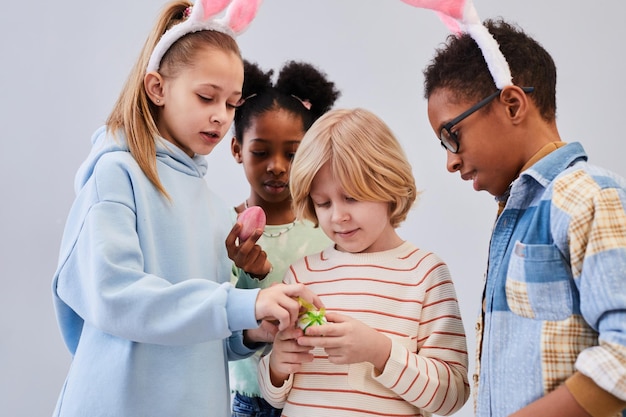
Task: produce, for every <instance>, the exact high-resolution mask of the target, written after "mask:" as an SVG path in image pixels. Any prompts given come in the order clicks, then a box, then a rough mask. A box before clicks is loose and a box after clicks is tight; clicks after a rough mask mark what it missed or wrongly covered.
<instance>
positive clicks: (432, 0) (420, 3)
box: [402, 0, 513, 89]
mask: <svg viewBox="0 0 626 417" xmlns="http://www.w3.org/2000/svg"><path fill="white" fill-rule="evenodd" d="M402 1H403V2H404V3H407V4H410V5H411V6H415V7H421V8H423V9H431V10H434V11H436V12H437V14H438V15H439V17H440V18H441V20H442V21H443V22H444V23H445V24H446V26H447V27H448V28H449V29H450V30H451V31H452V32H454V33H455V34H457V35H458V34H460V33H462V32H465V33H467V34H469V35H470V36H471V37H472V39H474V41H476V43H477V44H478V47H479V48H480V50H481V52H482V54H483V57H484V58H485V62H487V67H488V68H489V72H490V73H491V76H492V77H493V81H494V82H495V84H496V87H498V88H499V89H502V88H504V87H506V86H507V85H513V77H512V76H511V69H510V68H509V64H508V62H506V58H504V55H502V51H500V47H499V45H498V42H497V41H496V40H495V39H494V37H493V35H492V34H491V33H489V31H488V30H487V28H486V27H485V26H484V25H483V24H482V22H481V21H480V18H479V17H478V13H477V12H476V9H475V8H474V4H473V3H472V0H402Z"/></svg>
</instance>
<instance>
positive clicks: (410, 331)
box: [259, 242, 469, 417]
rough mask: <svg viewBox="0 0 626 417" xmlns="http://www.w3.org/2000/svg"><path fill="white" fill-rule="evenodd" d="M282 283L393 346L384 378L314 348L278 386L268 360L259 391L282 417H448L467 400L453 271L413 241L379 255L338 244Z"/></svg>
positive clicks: (263, 366) (263, 362) (462, 336)
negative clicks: (304, 289) (297, 286)
mask: <svg viewBox="0 0 626 417" xmlns="http://www.w3.org/2000/svg"><path fill="white" fill-rule="evenodd" d="M285 282H288V283H293V282H297V283H304V284H306V285H307V286H308V288H309V289H310V290H312V291H313V292H315V293H317V294H318V295H319V296H320V298H321V299H322V301H323V302H324V304H325V306H326V308H327V310H328V311H333V312H337V313H341V314H345V315H348V316H351V317H353V318H356V319H358V320H360V321H362V322H364V323H366V324H367V325H369V326H370V327H372V328H374V329H376V330H377V331H379V332H381V333H384V334H385V335H386V336H388V337H389V338H390V339H391V341H392V348H391V354H390V357H389V360H388V362H387V364H386V366H385V369H384V370H383V372H382V373H381V374H377V373H376V372H375V371H374V367H373V365H372V364H370V363H368V362H364V363H355V364H351V365H336V364H332V363H330V362H329V361H328V357H327V355H326V354H325V352H324V350H323V349H321V348H315V349H314V350H313V353H314V357H315V358H314V360H313V362H310V363H306V364H303V367H302V370H301V372H299V373H297V374H294V375H291V376H290V377H289V379H288V380H287V381H285V383H284V384H283V386H281V387H274V386H273V385H272V383H271V382H270V379H269V355H268V356H266V357H264V358H263V359H262V360H261V363H260V365H259V384H260V386H261V391H262V392H263V396H264V397H265V399H266V400H267V401H268V402H270V403H271V404H272V405H274V406H275V407H279V408H284V410H283V416H286V417H306V416H320V415H324V416H325V417H348V416H350V417H353V416H429V415H430V413H436V414H440V415H447V414H451V413H453V412H455V411H457V410H459V409H460V408H461V407H462V406H463V404H464V403H465V402H466V400H467V398H468V396H469V384H468V381H467V348H466V341H465V332H464V329H463V323H462V321H461V316H460V312H459V307H458V303H457V298H456V292H455V289H454V285H453V282H452V280H451V278H450V274H449V271H448V268H447V266H446V264H445V263H444V262H443V261H442V260H441V259H440V258H439V257H438V256H436V255H435V254H433V253H431V252H427V251H423V250H420V249H418V248H416V247H415V246H414V245H413V244H411V243H409V242H405V243H403V244H402V245H400V246H399V247H397V248H395V249H392V250H389V251H384V252H378V253H347V252H340V251H337V250H336V249H334V248H333V247H332V246H331V247H329V248H327V249H325V250H324V251H323V252H321V253H318V254H315V255H311V256H307V257H305V258H302V259H301V260H299V261H298V262H296V263H295V264H293V265H292V266H291V268H290V270H289V272H288V273H287V274H286V276H285ZM363 343H367V341H363ZM270 355H271V353H270Z"/></svg>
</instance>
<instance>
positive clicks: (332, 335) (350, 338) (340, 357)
mask: <svg viewBox="0 0 626 417" xmlns="http://www.w3.org/2000/svg"><path fill="white" fill-rule="evenodd" d="M326 320H327V321H328V322H329V323H328V324H324V325H321V326H311V327H308V328H307V329H306V333H305V335H304V336H302V337H299V338H298V344H300V345H302V346H318V347H322V348H324V350H325V351H326V353H327V354H328V360H329V361H330V362H331V363H336V364H351V363H358V362H370V363H371V364H373V365H374V367H375V368H376V369H377V370H378V371H379V372H382V371H383V370H384V369H385V364H386V363H387V360H388V359H389V354H390V353H391V340H390V339H389V338H388V337H387V336H385V335H383V334H382V333H379V332H377V331H376V330H374V329H372V328H371V327H369V326H368V325H366V324H365V323H363V322H361V321H359V320H356V319H353V318H352V317H348V316H344V315H342V314H337V313H329V312H327V313H326Z"/></svg>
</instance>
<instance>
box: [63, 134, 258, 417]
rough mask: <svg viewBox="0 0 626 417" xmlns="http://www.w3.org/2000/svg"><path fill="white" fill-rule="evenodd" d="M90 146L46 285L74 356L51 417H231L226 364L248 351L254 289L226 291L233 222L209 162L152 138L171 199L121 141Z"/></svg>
mask: <svg viewBox="0 0 626 417" xmlns="http://www.w3.org/2000/svg"><path fill="white" fill-rule="evenodd" d="M92 142H93V148H92V150H91V153H90V154H89V156H88V158H87V160H86V161H85V162H84V163H83V164H82V166H81V167H80V169H79V171H78V173H77V175H76V181H75V189H76V194H77V197H76V200H75V202H74V205H73V206H72V209H71V211H70V213H69V217H68V219H67V224H66V227H65V232H64V235H63V240H62V243H61V250H60V257H59V265H58V269H57V271H56V273H55V275H54V280H53V286H52V290H53V294H54V304H55V309H56V313H57V318H58V322H59V325H60V328H61V332H62V334H63V338H64V340H65V343H66V345H67V347H68V348H69V350H70V352H71V353H72V355H73V361H72V364H71V368H70V371H69V373H68V376H67V379H66V382H65V385H64V387H63V390H62V393H61V395H60V397H59V401H58V403H57V407H56V410H55V412H54V416H76V417H90V416H111V417H131V416H132V417H140V416H145V417H158V416H167V417H172V416H184V417H194V416H198V417H200V416H202V417H208V416H229V415H230V411H229V410H230V395H229V389H228V368H227V359H241V358H243V357H246V356H249V355H250V354H252V353H253V351H251V350H249V349H248V348H246V347H245V346H244V345H243V343H242V332H241V330H242V329H246V328H255V327H257V325H258V324H257V321H256V319H255V314H254V304H255V300H256V296H257V294H258V291H259V290H241V289H235V288H233V287H232V285H231V284H230V283H229V280H230V272H231V262H230V260H229V259H228V257H227V254H226V248H225V243H224V242H225V239H226V235H227V234H228V232H229V231H230V229H231V227H232V224H233V218H232V215H231V212H230V209H229V207H228V206H227V205H226V204H225V203H224V202H223V201H222V200H221V199H220V198H219V197H218V196H217V195H216V194H214V193H213V192H211V191H210V190H209V188H208V187H207V183H206V181H205V180H204V178H203V177H204V175H205V173H206V168H207V162H206V160H205V158H204V157H202V156H196V157H194V158H190V157H189V156H188V155H186V154H185V153H184V152H182V151H181V150H180V149H179V148H177V147H175V146H174V145H172V144H170V143H169V142H166V141H165V140H163V139H160V140H158V141H157V167H158V172H159V177H160V179H161V182H162V184H163V186H164V187H165V189H166V190H167V192H168V193H169V195H170V197H171V201H168V200H167V199H166V198H165V197H164V196H163V195H162V194H160V193H159V192H158V191H157V190H156V188H155V187H154V186H153V185H152V184H151V183H150V181H149V180H148V179H147V178H146V176H145V175H144V173H143V172H142V171H141V169H140V168H139V166H138V165H137V163H136V161H135V160H134V159H133V157H132V156H131V154H130V152H129V151H128V146H127V144H126V141H125V139H124V138H123V137H121V135H118V138H117V140H116V139H114V138H113V137H112V135H111V134H109V133H107V131H106V129H105V128H104V127H102V128H100V129H99V130H98V131H96V132H95V133H94V135H93V137H92Z"/></svg>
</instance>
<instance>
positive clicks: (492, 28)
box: [424, 20, 626, 417]
mask: <svg viewBox="0 0 626 417" xmlns="http://www.w3.org/2000/svg"><path fill="white" fill-rule="evenodd" d="M484 25H485V26H486V28H487V29H488V31H489V32H490V33H491V35H493V38H494V39H495V40H496V41H497V44H498V45H499V49H500V51H501V52H502V55H504V57H505V59H506V62H508V65H509V68H510V74H511V76H512V82H511V83H510V84H506V85H503V86H501V85H499V86H496V84H498V83H494V79H496V77H495V76H494V75H493V71H492V70H491V67H488V66H487V65H486V55H483V54H484V51H482V52H481V48H479V47H478V46H477V42H476V41H475V39H473V38H472V36H471V35H470V34H467V33H462V34H460V35H458V36H450V37H449V38H448V40H447V42H446V44H445V45H444V46H443V47H442V48H440V49H438V50H437V51H436V54H435V56H434V58H433V59H432V61H431V62H430V63H429V65H428V66H427V67H426V68H425V70H424V76H425V83H424V86H425V97H426V98H427V100H428V118H429V121H430V124H431V126H432V128H433V130H434V131H435V133H436V135H437V137H438V139H439V140H440V141H441V144H442V146H443V147H444V149H445V151H446V153H447V163H446V165H447V169H448V171H450V172H451V173H454V172H459V174H460V175H461V178H462V179H463V180H466V181H472V185H473V187H474V189H475V190H476V191H481V190H486V191H488V192H489V193H490V194H492V195H494V196H495V197H496V200H497V201H498V203H499V210H498V217H497V220H496V223H495V225H494V229H493V232H492V237H491V242H490V248H489V264H488V265H489V266H488V271H487V278H486V283H485V289H484V293H483V303H482V314H481V317H480V320H479V324H478V326H477V329H478V337H477V344H478V351H477V364H476V375H475V376H474V381H475V385H476V386H475V394H476V413H477V415H478V416H498V417H499V416H509V415H514V416H516V417H521V416H531V415H532V416H538V415H541V416H568V417H573V416H574V417H575V416H588V415H591V416H594V417H599V416H607V417H608V416H626V412H624V411H623V410H624V409H625V407H626V211H625V207H626V181H624V179H623V178H620V177H618V176H617V175H616V174H614V173H611V172H609V171H607V170H604V169H602V168H598V167H596V166H593V165H590V164H588V163H587V155H586V153H585V151H584V149H583V147H582V146H581V145H580V144H579V143H570V144H566V143H565V142H562V141H561V138H560V136H559V131H558V129H557V125H556V118H555V115H556V68H555V65H554V62H553V60H552V58H551V56H550V54H549V53H548V52H547V51H546V50H545V49H544V48H543V47H542V46H541V45H540V44H539V43H537V42H536V41H535V40H534V39H532V38H530V37H529V36H527V35H526V34H525V33H524V32H523V30H521V29H519V28H518V27H516V26H514V25H512V24H509V23H507V22H505V21H503V20H495V21H494V20H488V21H486V22H485V24H484Z"/></svg>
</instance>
